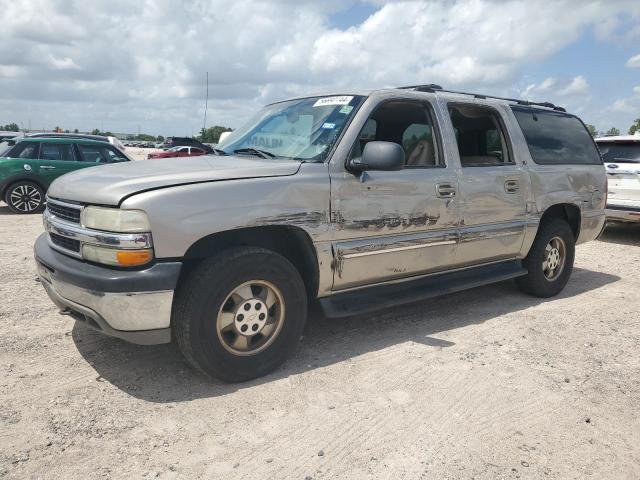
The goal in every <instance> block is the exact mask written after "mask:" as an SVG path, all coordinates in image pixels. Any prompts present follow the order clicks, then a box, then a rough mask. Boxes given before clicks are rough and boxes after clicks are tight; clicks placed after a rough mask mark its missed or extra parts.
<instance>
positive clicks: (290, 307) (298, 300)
mask: <svg viewBox="0 0 640 480" xmlns="http://www.w3.org/2000/svg"><path fill="white" fill-rule="evenodd" d="M253 280H259V281H265V282H269V283H271V284H272V285H274V286H275V287H276V288H277V289H278V290H279V292H280V293H281V297H282V299H283V303H284V313H283V317H282V318H283V320H282V322H283V323H282V326H281V327H280V329H279V331H278V332H277V333H276V334H274V335H273V337H274V338H273V339H272V340H271V343H270V344H268V345H267V346H266V347H264V349H263V350H261V351H259V352H257V353H253V354H250V355H245V356H242V355H237V354H234V353H232V352H230V351H228V350H227V348H228V347H225V345H224V344H223V340H221V339H220V338H219V333H218V329H217V327H216V322H217V318H218V312H219V311H220V309H221V308H222V307H223V304H224V305H226V302H228V300H227V298H228V296H229V295H230V294H231V292H233V291H234V289H236V288H237V287H238V286H240V285H242V284H244V283H245V282H250V281H253ZM306 318H307V295H306V290H305V286H304V282H303V281H302V278H301V277H300V273H299V272H298V270H297V269H296V268H295V267H294V266H293V265H292V264H291V263H290V262H289V261H288V260H287V259H286V258H284V257H283V256H281V255H279V254H277V253H275V252H272V251H270V250H266V249H263V248H256V247H234V248H231V249H228V250H224V251H223V252H221V253H220V254H219V255H217V256H215V257H213V258H210V259H206V260H204V261H202V262H201V263H200V264H199V265H197V266H196V267H195V268H194V270H193V271H191V272H189V273H188V274H187V277H186V279H185V280H184V281H183V282H182V284H181V285H180V287H179V289H178V291H177V292H176V298H175V301H174V309H173V318H172V324H173V325H172V327H173V335H174V339H175V341H176V343H177V344H178V347H179V348H180V350H181V351H182V353H183V355H184V356H185V358H186V359H187V360H188V361H189V363H190V364H191V365H193V366H194V367H195V368H196V369H198V370H200V371H201V372H203V373H204V374H205V375H207V376H209V377H212V378H217V379H219V380H223V381H225V382H242V381H246V380H250V379H253V378H257V377H260V376H263V375H266V374H267V373H269V372H271V371H272V370H274V369H275V368H277V367H278V366H279V365H280V364H282V363H283V362H284V361H285V360H286V359H287V357H289V356H290V355H291V354H292V353H293V351H294V350H295V347H296V345H297V343H298V341H299V339H300V337H301V336H302V331H303V329H304V325H305V322H306ZM234 328H235V327H234ZM235 334H237V333H235Z"/></svg>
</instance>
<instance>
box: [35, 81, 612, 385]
mask: <svg viewBox="0 0 640 480" xmlns="http://www.w3.org/2000/svg"><path fill="white" fill-rule="evenodd" d="M215 154H216V155H217V156H216V157H215V158H214V157H213V156H200V157H193V158H187V159H184V161H182V162H175V161H171V160H170V159H159V160H157V161H154V162H133V163H131V164H128V165H111V166H108V167H104V168H100V169H96V170H94V171H83V172H76V173H74V174H72V175H67V176H65V177H63V178H61V179H59V180H57V181H56V182H54V183H53V185H52V186H51V189H50V191H49V203H48V207H47V211H45V213H44V224H45V229H46V233H44V234H43V235H41V236H40V237H39V238H38V240H37V242H36V245H35V258H36V261H37V265H38V271H39V275H40V278H41V284H42V285H43V287H44V288H45V289H46V290H47V292H48V294H49V296H50V297H51V299H52V300H53V301H54V302H55V303H56V304H57V305H59V306H60V308H62V309H64V310H65V311H66V312H68V313H69V314H71V315H73V316H74V317H75V318H76V319H77V320H78V321H81V322H85V323H86V324H87V325H89V326H91V327H93V328H95V329H98V330H100V331H102V332H103V333H106V334H109V335H113V336H116V337H120V338H123V339H125V340H128V341H130V342H134V343H141V344H152V343H164V342H169V341H171V340H173V341H175V342H176V343H177V345H178V347H179V348H180V349H181V351H182V352H183V354H184V356H185V357H186V358H187V360H188V361H189V362H190V363H191V364H192V365H193V366H195V367H196V368H197V369H199V370H200V371H202V372H205V373H206V374H207V375H210V376H211V377H216V378H220V379H223V380H226V381H242V380H247V379H250V378H254V377H257V376H260V375H264V374H266V373H267V372H269V371H271V370H273V369H274V368H276V367H277V366H278V365H279V364H281V363H282V362H283V361H284V360H285V359H286V358H287V357H288V356H289V355H290V354H291V352H292V351H293V350H294V348H295V346H296V344H297V342H298V340H299V338H300V336H301V334H302V331H303V328H304V324H305V321H306V317H307V305H308V301H309V299H316V298H317V299H319V303H320V305H321V306H322V308H323V310H324V313H325V314H326V315H327V316H329V317H343V316H347V315H353V314H356V313H364V312H371V311H374V310H376V309H380V308H389V307H393V306H396V305H399V304H403V303H407V302H415V301H417V300H422V299H425V298H428V297H431V296H434V295H439V294H443V293H451V292H455V291H458V290H462V289H465V288H470V287H475V286H478V285H484V284H489V283H492V282H497V281H502V280H507V279H515V280H516V282H517V284H518V286H519V287H520V288H521V289H522V290H523V291H525V292H527V293H529V294H532V295H535V296H538V297H551V296H553V295H556V294H558V293H559V292H560V291H561V290H562V289H563V288H564V286H565V285H566V283H567V281H568V280H569V277H570V275H571V271H572V267H573V260H574V251H575V250H574V248H575V245H576V244H579V243H583V242H587V241H590V240H593V239H595V238H596V237H597V236H598V235H599V234H600V233H601V231H602V229H603V227H604V224H605V214H604V209H605V195H604V192H605V189H606V175H605V168H604V166H603V164H602V159H601V158H600V155H599V153H598V150H597V148H596V145H595V143H594V142H593V140H592V138H591V136H590V135H589V133H588V131H587V129H586V128H585V126H584V124H583V123H582V122H581V121H580V119H578V118H577V117H576V116H574V115H570V114H568V113H566V112H565V111H564V110H563V109H562V108H560V107H556V106H554V105H552V104H549V103H542V104H536V103H531V102H527V101H519V100H509V99H499V98H495V97H490V96H486V95H474V94H461V93H459V92H456V93H451V92H448V91H445V90H443V89H441V88H440V87H438V86H435V85H427V86H416V87H406V88H398V89H386V90H377V91H369V92H360V93H356V92H350V93H344V94H341V95H331V96H319V97H308V98H296V99H293V100H288V101H283V102H278V103H274V104H271V105H268V106H266V107H265V108H264V109H263V110H262V111H261V112H260V113H259V114H258V115H257V116H256V117H255V118H253V119H252V120H250V121H249V122H248V123H247V124H246V125H245V126H244V127H242V128H238V129H237V130H235V131H234V132H233V133H232V134H231V135H229V136H228V137H227V138H226V139H225V140H224V141H223V142H222V143H221V144H219V145H218V149H217V150H216V151H215ZM69 232H72V233H71V234H70V233H69ZM498 291H499V292H500V294H504V291H503V290H496V292H498ZM493 301H497V302H499V301H502V299H500V298H498V297H496V298H495V299H494V300H493Z"/></svg>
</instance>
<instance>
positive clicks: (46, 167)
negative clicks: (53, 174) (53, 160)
mask: <svg viewBox="0 0 640 480" xmlns="http://www.w3.org/2000/svg"><path fill="white" fill-rule="evenodd" d="M40 168H41V169H43V170H55V169H56V167H54V166H53V165H41V166H40Z"/></svg>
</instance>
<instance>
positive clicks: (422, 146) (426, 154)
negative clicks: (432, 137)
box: [406, 140, 436, 167]
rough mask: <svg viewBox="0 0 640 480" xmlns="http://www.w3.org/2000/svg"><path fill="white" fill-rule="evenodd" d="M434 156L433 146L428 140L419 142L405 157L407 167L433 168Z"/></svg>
mask: <svg viewBox="0 0 640 480" xmlns="http://www.w3.org/2000/svg"><path fill="white" fill-rule="evenodd" d="M435 164H436V156H435V152H434V150H433V145H432V144H431V142H430V141H428V140H420V141H419V142H418V143H416V145H415V147H413V149H412V150H411V153H409V156H408V157H407V162H406V166H407V167H429V166H435Z"/></svg>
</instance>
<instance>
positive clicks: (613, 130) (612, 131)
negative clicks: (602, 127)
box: [605, 127, 620, 135]
mask: <svg viewBox="0 0 640 480" xmlns="http://www.w3.org/2000/svg"><path fill="white" fill-rule="evenodd" d="M605 135H620V130H618V129H617V128H616V127H611V128H610V129H609V130H607V133H605Z"/></svg>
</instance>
